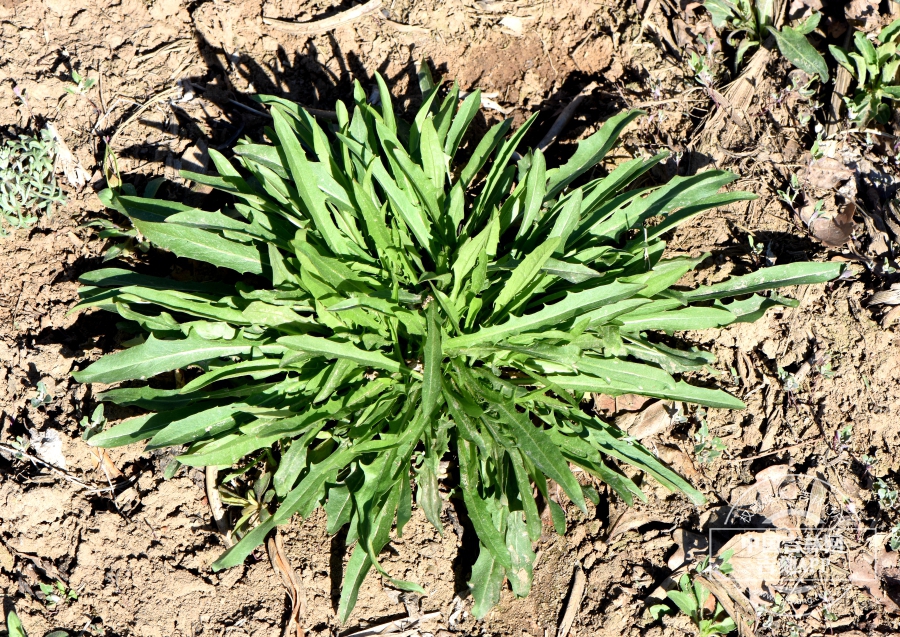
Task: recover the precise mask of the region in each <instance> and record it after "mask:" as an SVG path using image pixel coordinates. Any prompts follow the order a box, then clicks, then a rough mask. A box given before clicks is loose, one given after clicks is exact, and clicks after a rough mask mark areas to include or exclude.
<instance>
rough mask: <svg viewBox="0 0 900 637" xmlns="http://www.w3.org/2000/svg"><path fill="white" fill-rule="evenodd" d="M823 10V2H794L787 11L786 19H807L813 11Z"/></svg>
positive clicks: (797, 0)
mask: <svg viewBox="0 0 900 637" xmlns="http://www.w3.org/2000/svg"><path fill="white" fill-rule="evenodd" d="M821 10H822V0H793V2H791V5H790V7H789V8H788V10H787V14H786V15H785V18H786V19H787V20H788V21H793V20H799V19H801V18H805V17H806V16H808V15H809V14H811V13H812V12H813V11H821Z"/></svg>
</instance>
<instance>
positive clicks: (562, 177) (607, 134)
mask: <svg viewBox="0 0 900 637" xmlns="http://www.w3.org/2000/svg"><path fill="white" fill-rule="evenodd" d="M643 113H644V111H625V112H622V113H619V114H617V115H614V116H612V117H610V118H609V119H608V120H606V122H604V124H603V126H601V127H600V130H598V131H597V132H596V133H594V134H593V135H591V136H590V137H588V138H587V139H584V140H582V141H580V142H578V147H577V148H576V149H575V153H574V154H573V155H572V157H571V158H570V159H569V161H567V162H566V163H565V164H564V165H562V166H560V167H559V168H554V169H553V170H550V171H548V172H547V194H546V196H545V197H544V201H549V200H550V199H553V198H554V197H556V195H558V194H559V193H560V192H562V190H563V188H565V187H566V186H568V185H569V184H570V183H572V182H573V181H574V180H575V179H577V178H578V177H579V176H580V175H582V174H584V173H585V172H587V171H588V170H590V169H591V168H593V167H594V166H596V165H597V163H598V162H599V161H600V160H602V159H603V158H604V157H605V156H606V153H608V152H609V150H610V149H611V148H612V146H613V144H615V142H616V140H617V139H618V137H619V135H620V134H621V133H622V131H623V130H624V129H625V127H626V126H628V124H630V123H631V122H632V121H634V119H635V118H637V117H638V116H640V115H643Z"/></svg>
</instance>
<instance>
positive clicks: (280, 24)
mask: <svg viewBox="0 0 900 637" xmlns="http://www.w3.org/2000/svg"><path fill="white" fill-rule="evenodd" d="M380 8H381V0H369V2H366V3H365V4H360V5H357V6H355V7H353V8H352V9H347V10H346V11H343V12H341V13H339V14H337V15H333V16H331V17H329V18H323V19H322V20H313V21H312V22H289V21H287V20H279V19H278V18H267V17H265V16H264V17H263V23H264V24H268V25H269V26H270V27H272V28H274V29H276V30H278V31H284V32H285V33H293V34H294V35H316V34H319V33H327V32H328V31H333V30H334V29H336V28H338V27H341V26H344V25H347V24H350V23H351V22H355V21H356V20H359V19H360V18H362V17H363V16H367V15H369V14H370V13H375V12H376V11H377V10H378V9H380Z"/></svg>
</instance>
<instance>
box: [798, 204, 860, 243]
mask: <svg viewBox="0 0 900 637" xmlns="http://www.w3.org/2000/svg"><path fill="white" fill-rule="evenodd" d="M854 214H856V204H855V203H854V202H852V201H850V202H848V203H846V204H845V205H844V207H843V210H841V212H840V213H839V214H837V215H834V216H829V215H828V213H825V212H823V211H822V210H819V211H816V209H815V206H814V205H812V204H809V205H806V206H803V207H802V208H801V209H800V219H801V220H802V221H803V223H804V224H806V227H807V228H808V229H809V234H810V235H811V236H812V237H813V238H814V239H817V240H819V241H821V242H822V243H824V244H825V245H827V246H829V247H832V248H839V247H841V246H842V245H844V244H845V243H847V241H848V240H849V239H850V237H851V235H852V234H853V228H854V222H853V215H854Z"/></svg>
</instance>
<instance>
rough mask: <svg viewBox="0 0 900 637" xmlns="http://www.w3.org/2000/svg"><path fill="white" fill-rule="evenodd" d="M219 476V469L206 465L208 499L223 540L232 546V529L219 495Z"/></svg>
mask: <svg viewBox="0 0 900 637" xmlns="http://www.w3.org/2000/svg"><path fill="white" fill-rule="evenodd" d="M218 477H219V470H218V469H217V468H216V467H206V499H207V501H209V508H210V510H211V511H212V514H213V520H215V521H216V528H217V529H219V533H220V534H221V535H222V541H223V542H224V543H225V546H226V547H228V548H231V546H232V545H233V544H234V542H232V540H231V529H229V528H228V521H227V520H226V519H225V507H223V506H222V498H220V497H219V490H218V489H217V488H216V479H217V478H218Z"/></svg>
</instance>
